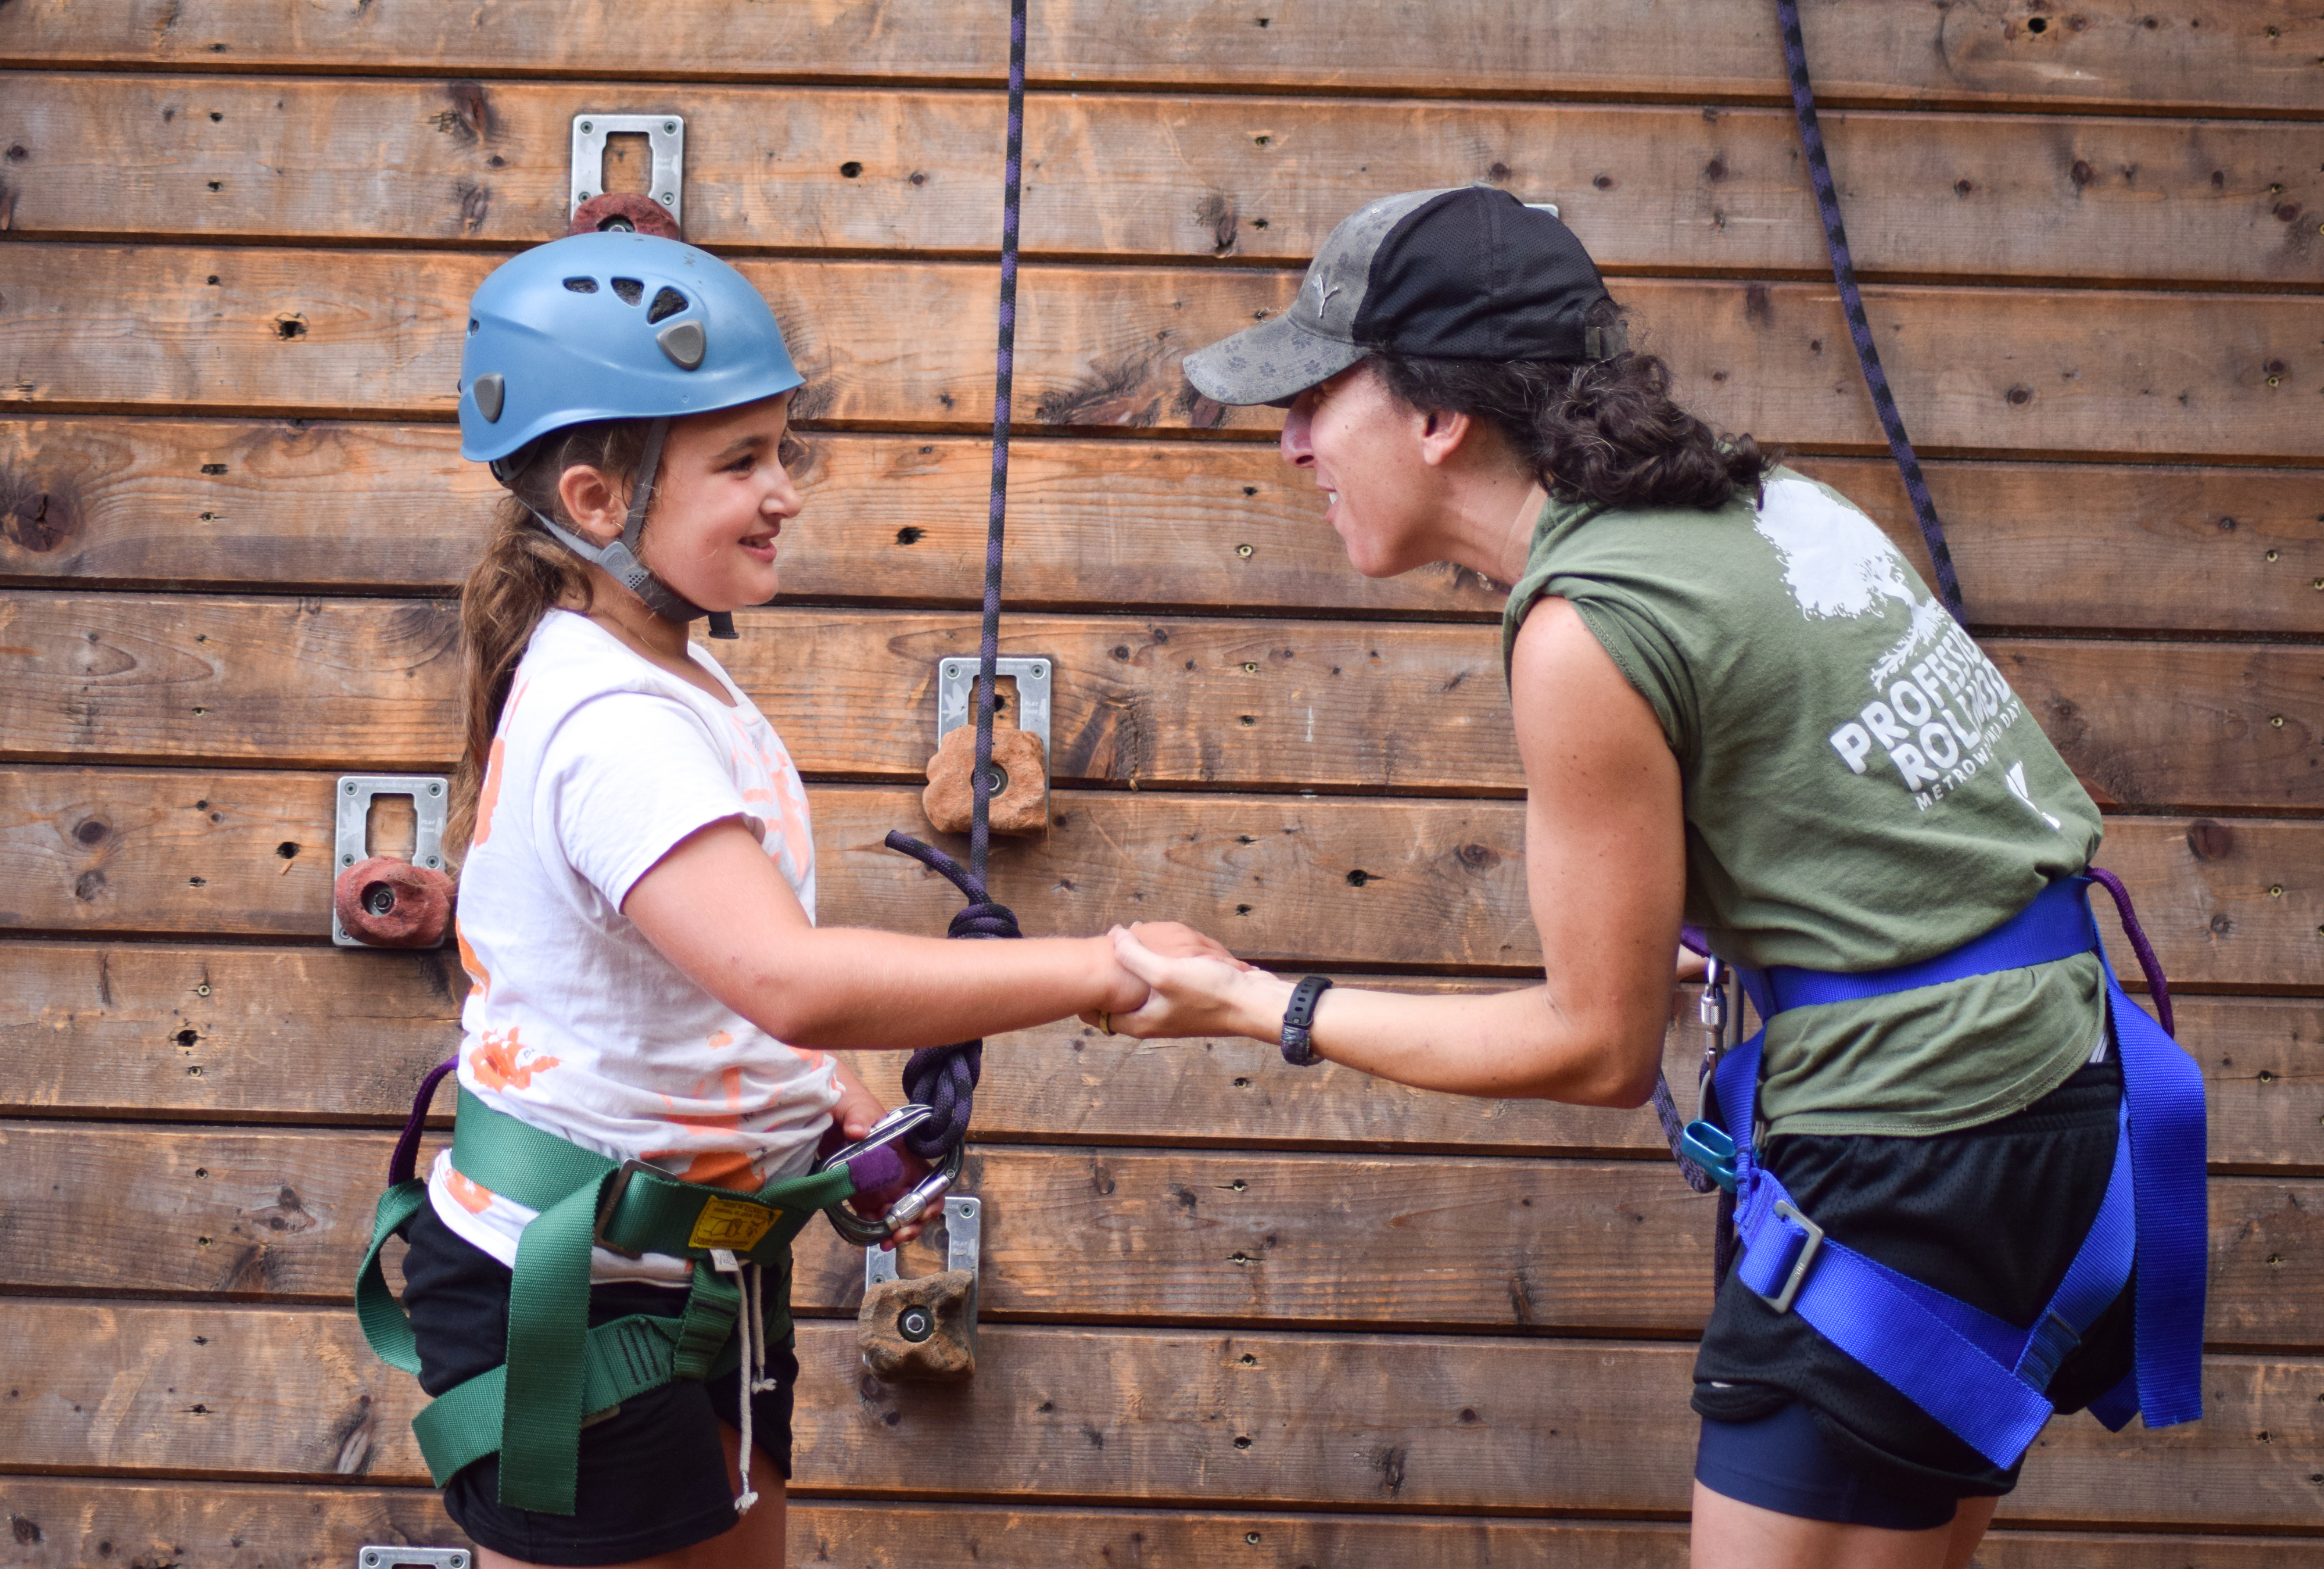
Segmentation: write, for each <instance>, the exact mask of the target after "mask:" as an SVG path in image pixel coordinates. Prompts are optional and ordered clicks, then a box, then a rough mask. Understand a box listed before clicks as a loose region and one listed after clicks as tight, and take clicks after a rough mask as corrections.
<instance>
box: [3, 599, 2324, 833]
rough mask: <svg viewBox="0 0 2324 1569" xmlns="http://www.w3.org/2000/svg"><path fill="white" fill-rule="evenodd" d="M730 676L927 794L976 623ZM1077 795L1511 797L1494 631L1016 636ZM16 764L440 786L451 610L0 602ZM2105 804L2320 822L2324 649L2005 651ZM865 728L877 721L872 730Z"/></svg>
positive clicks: (787, 636)
mask: <svg viewBox="0 0 2324 1569" xmlns="http://www.w3.org/2000/svg"><path fill="white" fill-rule="evenodd" d="M740 623H741V624H742V627H743V629H744V631H745V632H746V634H747V635H746V636H745V637H744V638H743V640H742V641H741V642H739V643H737V644H735V645H733V647H732V648H731V649H723V650H721V651H720V652H721V654H722V655H723V660H722V662H724V664H725V665H726V667H727V669H729V671H730V672H731V673H732V674H733V677H734V678H735V679H736V680H737V681H739V682H740V683H741V684H742V687H743V688H744V689H745V690H746V691H748V692H749V693H750V694H751V695H752V697H753V698H754V699H755V700H756V701H757V702H758V704H759V706H761V708H762V709H764V710H765V711H766V712H767V713H768V714H769V715H770V716H771V717H772V718H773V719H774V721H775V723H776V725H777V727H778V728H779V730H780V732H781V734H782V736H783V740H784V743H785V744H786V745H787V746H788V747H789V748H790V752H791V756H792V757H793V759H794V760H795V761H797V762H798V765H799V767H800V768H801V769H803V770H805V771H807V774H808V775H809V776H810V777H813V776H817V775H823V776H835V777H840V778H850V779H889V780H899V781H904V780H908V781H912V782H920V781H922V780H924V779H925V777H926V775H925V770H926V767H927V761H928V759H929V756H930V755H931V753H932V752H934V751H935V749H936V736H935V733H934V726H933V720H932V717H931V716H932V715H934V713H935V708H936V679H937V671H938V668H939V663H940V661H941V660H945V659H946V658H953V657H959V656H966V657H969V658H973V657H974V656H975V653H976V649H977V623H976V621H975V620H974V618H973V617H972V616H969V615H967V614H962V613H950V614H946V613H941V612H939V613H899V612H894V611H822V610H761V611H752V612H747V613H744V614H743V615H742V617H741V618H740ZM0 647H5V648H7V649H8V650H9V651H11V652H12V653H13V654H14V656H15V657H16V659H17V660H18V661H19V662H18V663H17V666H16V671H17V674H16V679H15V680H14V681H13V682H12V683H10V684H9V685H8V686H6V687H5V688H0V758H9V759H15V760H31V761H46V762H66V761H72V762H83V763H97V762H127V763H147V764H150V763H157V762H163V761H171V762H180V763H194V764H224V765H228V766H232V765H236V764H248V763H257V764H263V765H265V766H271V767H281V766H288V767H308V768H333V769H340V770H346V771H363V770H365V769H375V770H380V771H401V772H414V771H420V772H425V771H438V770H442V769H448V767H449V766H450V764H451V763H452V761H454V754H455V752H456V751H457V746H458V736H459V715H458V693H459V660H460V655H459V646H458V615H457V606H456V605H453V604H452V603H451V602H449V601H445V600H414V599H400V600H355V599H327V600H291V599H283V598H271V599H259V600H251V599H217V598H202V599H190V598H185V597H180V596H175V595H171V596H144V595H139V596H127V595H122V596H115V595H90V594H74V595H60V594H56V593H53V592H40V591H29V592H19V593H10V592H8V591H5V590H0ZM1986 647H1987V652H1988V653H1989V654H1990V655H1991V656H1992V657H1993V659H1994V660H1995V661H1996V662H1997V664H1998V666H1999V667H2000V669H2001V670H2002V672H2003V673H2004V675H2006V677H2007V678H2008V679H2009V681H2010V683H2011V685H2012V686H2013V687H2014V688H2015V689H2016V690H2017V692H2018V693H2019V695H2020V696H2021V697H2023V698H2024V701H2025V703H2026V705H2027V706H2028V707H2029V708H2030V709H2031V710H2032V712H2033V715H2034V716H2035V718H2036V719H2037V720H2038V721H2039V722H2040V723H2041V725H2043V728H2044V729H2045V730H2046V731H2047V732H2048V733H2049V734H2050V737H2051V739H2052V741H2053V742H2055V743H2057V744H2058V746H2059V747H2060V749H2061V752H2063V753H2064V755H2065V758H2066V761H2068V762H2069V763H2070V764H2071V765H2072V766H2073V768H2074V770H2075V771H2076V772H2078V773H2079V774H2080V775H2081V776H2082V778H2083V779H2084V780H2085V781H2086V783H2087V784H2088V785H2089V788H2090V789H2091V790H2092V792H2093V794H2095V795H2096V796H2097V798H2098V800H2099V801H2100V803H2101V804H2103V805H2107V806H2113V807H2125V808H2134V809H2147V810H2161V811H2170V810H2180V811H2284V810H2316V809H2319V808H2324V745H2319V740H2324V649H2319V648H2317V647H2314V646H2312V645H2305V644H2264V643H2224V644H2222V643H2210V644H2183V643H2126V642H2111V641H2109V642H2094V641H2092V642H2085V641H2048V640H2045V641H2027V640H2017V639H1998V640H1987V645H1986ZM1001 651H1002V652H1003V653H1004V654H1011V655H1016V654H1041V655H1047V657H1049V658H1050V659H1051V660H1054V661H1055V665H1054V671H1055V674H1054V678H1053V680H1052V682H1051V697H1052V702H1053V708H1052V713H1051V719H1050V746H1051V751H1050V754H1049V769H1050V777H1051V779H1052V780H1055V781H1056V782H1058V783H1064V784H1088V783H1106V784H1128V785H1132V786H1140V785H1142V786H1146V787H1169V786H1174V785H1179V786H1196V787H1209V788H1219V787H1224V788H1244V789H1342V790H1363V791H1374V792H1387V793H1399V794H1404V793H1416V794H1428V793H1439V792H1458V793H1466V792H1496V791H1498V792H1514V791H1519V790H1522V789H1523V788H1524V785H1525V775H1524V771H1523V768H1522V766H1521V765H1520V763H1519V761H1518V758H1517V742H1516V737H1515V732H1514V731H1513V730H1512V729H1511V727H1510V725H1509V723H1508V687H1507V684H1506V682H1505V681H1504V679H1503V678H1502V677H1501V673H1500V636H1499V629H1498V628H1497V627H1489V626H1477V627H1430V626H1395V625H1387V626H1381V625H1360V624H1359V625H1351V624H1349V623H1342V622H1325V621H1292V620H1280V621H1278V620H1265V621H1257V622H1251V621H1220V620H1196V619H1190V618H1180V617H1172V618H1158V617H1147V618H1143V619H1140V620H1136V621H1131V620H1127V619H1122V618H1118V617H1060V616H1043V615H1037V614H1019V615H1017V616H1014V617H1012V618H1011V619H1010V622H1009V623H1008V626H1007V631H1006V632H1005V633H1004V635H1003V636H1002V639H1001ZM864 715H883V716H887V717H886V718H885V719H884V721H883V722H881V723H867V722H866V721H865V719H864V717H863V716H864Z"/></svg>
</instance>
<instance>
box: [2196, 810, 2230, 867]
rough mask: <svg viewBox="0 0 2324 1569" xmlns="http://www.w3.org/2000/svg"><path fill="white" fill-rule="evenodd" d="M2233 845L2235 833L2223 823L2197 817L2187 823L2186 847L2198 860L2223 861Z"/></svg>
mask: <svg viewBox="0 0 2324 1569" xmlns="http://www.w3.org/2000/svg"><path fill="white" fill-rule="evenodd" d="M2235 847H2236V836H2235V833H2234V831H2233V830H2232V829H2230V828H2229V827H2228V826H2227V825H2226V824H2225V823H2216V822H2213V821H2212V820H2211V819H2210V818H2209V817H2198V818H2196V819H2195V820H2194V821H2193V822H2191V823H2190V824H2188V825H2187V848H2188V850H2189V851H2190V852H2191V853H2192V854H2193V855H2194V857H2195V859H2196V860H2198V861H2224V860H2226V859H2227V857H2228V856H2229V855H2231V854H2234V853H2235Z"/></svg>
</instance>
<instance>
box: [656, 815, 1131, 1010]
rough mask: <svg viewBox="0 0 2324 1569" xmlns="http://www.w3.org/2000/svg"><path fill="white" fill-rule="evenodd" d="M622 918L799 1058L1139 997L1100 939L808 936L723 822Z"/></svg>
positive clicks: (750, 849)
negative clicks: (804, 1054) (794, 1049)
mask: <svg viewBox="0 0 2324 1569" xmlns="http://www.w3.org/2000/svg"><path fill="white" fill-rule="evenodd" d="M622 913H623V914H625V915H627V916H628V917H629V918H630V919H631V920H632V921H633V922H635V923H636V925H637V928H638V929H639V930H640V931H641V932H643V933H644V934H645V936H646V939H647V940H648V941H649V942H650V943H652V944H653V946H655V947H657V948H659V950H661V953H662V955H663V956H664V957H666V958H668V959H669V961H670V963H672V964H676V965H677V966H678V968H679V969H680V970H683V971H685V972H686V974H687V976H688V977H690V978H691V979H692V980H693V981H694V982H695V983H696V984H697V985H699V986H701V987H702V988H703V989H704V990H705V991H706V992H709V993H710V994H711V995H712V996H714V997H715V998H717V999H718V1000H719V1001H721V1002H724V1004H726V1006H727V1007H729V1008H732V1009H733V1010H734V1011H735V1012H737V1013H740V1014H741V1015H742V1017H743V1018H745V1019H748V1020H751V1021H752V1023H754V1024H756V1025H757V1026H759V1028H760V1029H763V1030H765V1031H766V1032H767V1033H768V1034H770V1035H771V1036H773V1037H774V1038H776V1039H778V1040H780V1041H782V1042H784V1043H786V1044H787V1045H790V1046H795V1047H798V1048H800V1049H802V1050H810V1051H848V1050H862V1049H867V1048H868V1049H874V1050H877V1049H905V1048H918V1047H924V1046H942V1045H945V1044H946V1043H948V1042H951V1041H955V1040H965V1039H968V1038H973V1037H975V1036H979V1035H991V1034H998V1033H1000V1032H1001V1031H1002V1030H1009V1029H1027V1028H1028V1027H1030V1026H1032V1025H1036V1024H1046V1023H1047V1022H1048V1021H1050V1020H1054V1019H1062V1018H1065V1016H1066V1015H1068V1014H1072V1013H1078V1012H1081V1011H1084V1010H1095V1009H1105V1010H1111V1011H1128V1010H1130V1009H1132V1008H1135V1007H1137V1006H1138V1004H1139V1002H1140V1001H1143V1000H1144V999H1145V996H1146V983H1144V982H1142V981H1140V980H1139V979H1138V978H1137V977H1136V976H1134V975H1132V974H1130V973H1129V972H1127V971H1126V970H1124V969H1123V968H1122V967H1121V965H1120V963H1119V962H1118V961H1117V960H1116V959H1115V957H1114V953H1113V949H1112V946H1111V944H1110V943H1109V942H1108V941H1107V939H1106V938H1104V937H1046V938H1032V939H1027V940H1024V941H1019V942H954V941H952V940H950V939H949V938H945V937H901V936H899V935H897V934H895V933H892V932H880V931H865V930H860V929H856V928H846V927H830V928H818V927H816V926H815V925H813V924H812V923H810V922H809V921H808V919H807V911H806V910H805V909H802V908H801V907H800V905H799V901H798V897H797V896H796V895H794V894H793V893H792V892H791V891H790V887H789V885H788V884H787V883H786V882H784V881H783V879H782V874H781V873H780V872H779V871H778V870H777V869H776V867H775V863H773V862H772V861H770V860H769V859H768V857H767V853H766V852H765V851H764V850H763V849H761V848H760V846H759V843H758V841H757V840H756V839H754V838H752V835H751V834H750V832H749V831H748V830H747V829H745V828H744V827H743V826H742V823H741V822H740V821H739V820H737V819H733V818H729V819H727V820H725V821H724V822H718V823H713V824H711V825H710V826H707V827H705V828H702V829H699V830H697V831H696V832H695V833H694V834H692V835H688V836H687V838H685V839H683V840H681V841H679V843H678V845H677V846H676V847H675V848H674V849H672V850H671V851H670V852H669V854H667V855H664V856H663V857H662V858H661V859H660V860H659V862H657V863H655V864H654V866H653V868H652V870H650V871H649V872H647V873H646V874H645V875H644V876H643V877H641V878H640V879H638V881H637V882H636V883H635V885H633V886H632V888H631V890H630V892H629V897H628V898H627V899H626V900H623V901H622Z"/></svg>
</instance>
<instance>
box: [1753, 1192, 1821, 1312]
mask: <svg viewBox="0 0 2324 1569" xmlns="http://www.w3.org/2000/svg"><path fill="white" fill-rule="evenodd" d="M1775 1218H1776V1219H1777V1220H1779V1221H1790V1222H1792V1223H1794V1225H1797V1226H1798V1227H1799V1228H1800V1230H1801V1231H1803V1232H1805V1233H1807V1234H1806V1236H1805V1237H1804V1238H1803V1240H1802V1241H1801V1242H1800V1251H1799V1256H1798V1257H1797V1258H1795V1259H1794V1260H1792V1272H1791V1273H1790V1274H1789V1275H1786V1276H1785V1277H1784V1288H1783V1289H1782V1290H1781V1291H1778V1292H1776V1293H1775V1295H1774V1296H1773V1297H1770V1296H1768V1295H1766V1293H1765V1292H1762V1293H1760V1295H1759V1300H1760V1301H1762V1302H1764V1303H1766V1305H1767V1306H1770V1307H1772V1308H1774V1309H1775V1311H1776V1312H1778V1313H1789V1312H1790V1311H1791V1310H1792V1299H1793V1298H1794V1297H1797V1296H1798V1295H1799V1294H1800V1285H1801V1283H1802V1282H1803V1281H1804V1280H1805V1279H1806V1278H1808V1266H1809V1265H1811V1264H1812V1263H1814V1262H1815V1257H1816V1254H1817V1253H1819V1252H1821V1251H1822V1250H1823V1228H1822V1227H1821V1226H1820V1225H1818V1224H1816V1223H1815V1222H1813V1221H1812V1220H1810V1219H1808V1217H1807V1216H1805V1215H1803V1214H1801V1213H1800V1212H1799V1209H1798V1207H1797V1206H1796V1205H1794V1204H1793V1203H1792V1201H1791V1200H1790V1199H1787V1198H1779V1199H1777V1200H1776V1201H1775Z"/></svg>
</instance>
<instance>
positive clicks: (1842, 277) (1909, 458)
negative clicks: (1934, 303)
mask: <svg viewBox="0 0 2324 1569" xmlns="http://www.w3.org/2000/svg"><path fill="white" fill-rule="evenodd" d="M1775 16H1776V20H1777V21H1778V22H1779V23H1782V26H1783V30H1784V67H1785V68H1786V69H1788V70H1789V72H1790V73H1791V78H1792V113H1793V114H1794V115H1796V116H1797V117H1798V120H1799V123H1800V145H1801V146H1802V147H1803V148H1804V149H1805V150H1806V152H1807V158H1808V178H1809V179H1810V180H1812V181H1813V182H1814V185H1815V196H1816V208H1817V210H1818V211H1819V212H1820V213H1821V214H1822V216H1823V241H1824V248H1825V250H1827V251H1828V252H1829V253H1831V280H1832V281H1833V282H1835V283H1837V284H1839V285H1840V309H1842V310H1844V311H1846V312H1847V313H1848V332H1849V337H1851V338H1853V339H1854V340H1855V343H1856V363H1857V364H1858V365H1859V366H1861V367H1862V368H1863V371H1864V384H1865V386H1866V387H1867V388H1869V389H1870V390H1871V392H1872V409H1873V412H1875V413H1876V414H1877V415H1879V417H1880V429H1881V431H1882V432H1883V433H1884V434H1885V435H1886V437H1887V438H1888V451H1889V455H1890V456H1891V457H1895V460H1896V468H1897V471H1898V472H1899V473H1901V474H1902V475H1904V494H1906V495H1908V496H1910V497H1912V498H1913V516H1914V518H1916V519H1917V520H1919V521H1920V525H1921V538H1922V539H1923V540H1925V541H1926V542H1927V544H1928V547H1929V563H1930V565H1931V566H1932V567H1933V568H1936V574H1937V597H1939V598H1940V599H1941V600H1943V601H1944V603H1945V608H1946V609H1947V610H1949V611H1950V612H1952V617H1953V619H1954V620H1955V621H1957V622H1960V623H1961V624H1962V625H1963V626H1966V625H1968V624H1969V613H1968V612H1967V611H1966V610H1965V609H1963V608H1962V605H1961V591H1960V578H1959V577H1956V576H1955V575H1954V572H1953V553H1952V551H1951V550H1950V549H1948V548H1947V546H1946V544H1945V529H1944V525H1943V524H1942V523H1941V522H1940V521H1938V520H1937V503H1935V502H1934V501H1932V500H1931V499H1930V496H1929V482H1928V481H1927V480H1926V479H1924V478H1923V477H1922V475H1921V460H1920V459H1919V458H1918V457H1914V453H1913V442H1912V438H1910V437H1908V436H1906V435H1905V434H1904V416H1903V415H1902V414H1900V413H1898V412H1897V411H1896V395H1895V393H1894V392H1890V391H1889V390H1888V373H1887V372H1886V371H1885V370H1883V369H1881V368H1880V346H1879V345H1877V344H1876V343H1875V342H1873V340H1872V324H1871V322H1870V321H1868V320H1867V319H1866V318H1865V315H1864V296H1863V295H1862V294H1861V293H1859V292H1858V291H1857V287H1856V263H1855V261H1854V259H1853V258H1852V257H1850V255H1849V250H1848V230H1847V229H1846V228H1845V227H1844V226H1842V225H1841V223H1840V188H1839V187H1838V186H1836V185H1835V184H1833V183H1832V178H1831V160H1829V159H1828V158H1826V157H1825V156H1824V150H1823V127H1822V126H1821V125H1820V124H1818V122H1817V120H1816V106H1815V88H1814V87H1813V86H1812V84H1811V83H1810V82H1809V80H1808V46H1807V40H1806V39H1805V38H1804V37H1803V35H1802V34H1801V32H1800V6H1799V0H1775Z"/></svg>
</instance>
